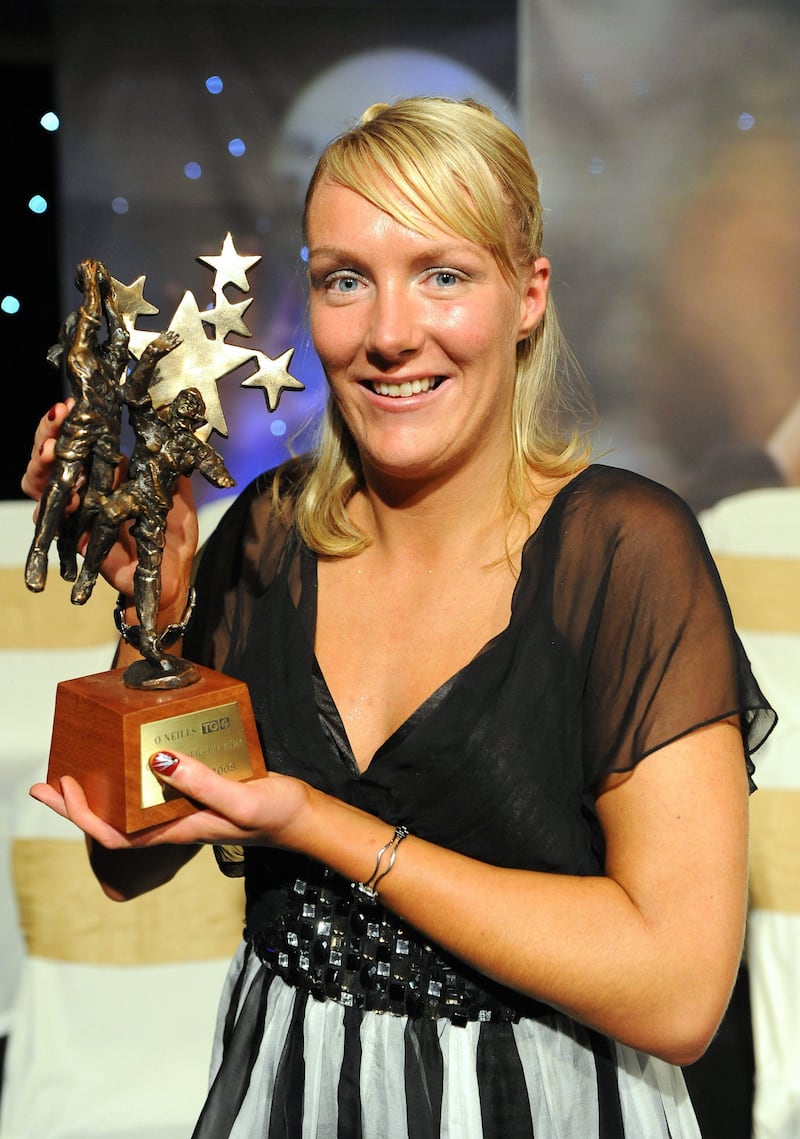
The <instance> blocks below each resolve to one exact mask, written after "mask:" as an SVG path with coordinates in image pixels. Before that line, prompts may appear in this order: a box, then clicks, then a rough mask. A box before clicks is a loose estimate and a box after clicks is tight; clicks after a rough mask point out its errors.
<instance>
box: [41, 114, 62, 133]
mask: <svg viewBox="0 0 800 1139" xmlns="http://www.w3.org/2000/svg"><path fill="white" fill-rule="evenodd" d="M39 124H40V125H41V126H43V127H44V129H45V130H46V131H57V130H58V128H59V127H60V126H61V120H60V119H59V117H58V115H57V114H56V113H55V111H45V113H44V114H43V115H42V117H41V118H40V119H39Z"/></svg>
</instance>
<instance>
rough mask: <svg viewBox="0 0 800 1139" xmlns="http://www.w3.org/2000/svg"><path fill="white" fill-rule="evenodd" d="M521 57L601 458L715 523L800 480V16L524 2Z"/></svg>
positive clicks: (647, 3) (681, 2)
mask: <svg viewBox="0 0 800 1139" xmlns="http://www.w3.org/2000/svg"><path fill="white" fill-rule="evenodd" d="M519 53H520V76H521V79H520V115H521V118H522V120H523V125H524V131H525V134H526V138H527V140H528V142H529V145H530V148H531V151H532V153H533V156H534V160H535V163H536V164H537V166H538V168H539V169H540V171H541V175H542V183H543V196H544V200H545V204H546V206H547V207H548V211H549V212H548V215H547V223H546V224H547V227H548V228H547V230H546V235H547V245H548V252H549V254H550V256H551V257H552V259H553V262H554V277H555V283H554V288H555V291H556V296H557V300H558V305H559V309H560V312H561V316H562V319H563V322H564V324H565V327H566V331H567V333H568V335H569V338H570V340H571V342H572V344H573V346H574V347H575V349H576V351H577V354H578V357H579V359H580V360H581V362H582V363H583V365H584V367H585V370H586V371H587V373H588V375H589V378H590V380H591V381H592V385H593V387H594V390H595V392H596V395H597V399H598V403H599V405H600V411H601V414H602V423H601V429H600V432H599V435H598V447H599V449H600V450H603V448H605V447H608V448H610V450H609V452H608V458H609V461H610V462H612V463H617V464H618V465H621V466H630V467H633V468H635V469H640V470H642V471H643V472H644V473H646V474H650V475H652V476H653V477H656V478H660V479H662V480H663V481H665V482H667V483H670V484H672V485H674V486H676V487H677V488H678V489H680V490H682V491H683V492H684V493H685V494H686V496H687V498H689V500H690V501H691V502H692V504H693V505H694V506H695V507H696V508H698V509H702V508H703V507H706V506H708V505H710V504H711V502H713V501H715V500H716V499H717V498H720V497H723V496H724V495H726V494H730V493H732V492H736V491H740V490H744V489H747V488H748V486H758V485H765V484H766V485H774V484H776V483H778V482H780V481H781V480H783V481H786V482H797V481H800V471H799V470H798V469H797V468H798V467H800V405H798V399H800V322H798V320H797V317H796V312H797V307H798V301H799V300H800V288H799V287H798V286H799V284H800V211H798V206H797V204H798V201H800V86H798V83H797V74H798V62H799V61H800V10H798V7H797V4H796V2H795V0H783V2H770V0H750V2H748V0H741V2H737V0H521V3H520V47H519ZM793 456H794V458H793ZM776 460H777V463H778V465H779V468H780V469H779V468H778V466H776Z"/></svg>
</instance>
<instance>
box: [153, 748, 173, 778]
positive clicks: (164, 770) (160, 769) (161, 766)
mask: <svg viewBox="0 0 800 1139" xmlns="http://www.w3.org/2000/svg"><path fill="white" fill-rule="evenodd" d="M179 763H180V760H179V759H178V757H177V756H175V755H172V754H171V753H170V752H168V751H157V752H156V753H155V755H151V756H150V769H151V771H154V772H155V774H156V775H172V773H173V772H174V771H175V768H176V767H177V766H178V764H179Z"/></svg>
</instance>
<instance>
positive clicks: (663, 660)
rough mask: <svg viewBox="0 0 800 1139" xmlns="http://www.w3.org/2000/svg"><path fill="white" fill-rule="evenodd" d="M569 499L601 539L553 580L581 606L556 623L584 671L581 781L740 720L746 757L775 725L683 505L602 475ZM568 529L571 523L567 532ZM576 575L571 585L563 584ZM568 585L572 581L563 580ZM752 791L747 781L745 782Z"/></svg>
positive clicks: (656, 490) (621, 477) (623, 477)
mask: <svg viewBox="0 0 800 1139" xmlns="http://www.w3.org/2000/svg"><path fill="white" fill-rule="evenodd" d="M601 470H603V471H606V472H608V475H607V477H604V478H603V479H601V482H603V483H604V484H605V485H604V486H602V487H601V488H599V489H600V494H599V495H598V496H597V497H596V496H595V494H594V493H593V491H594V490H596V489H598V487H596V486H595V487H593V486H592V484H591V482H590V484H589V487H588V490H589V494H588V495H578V496H576V500H575V508H576V509H577V511H578V513H580V512H582V511H584V510H585V509H586V508H587V506H588V507H589V509H590V511H591V516H590V517H586V518H584V519H583V526H582V527H576V526H575V525H574V524H570V525H568V526H566V527H565V533H566V534H567V538H568V542H567V544H568V545H569V544H570V542H572V543H574V542H576V541H577V540H578V539H577V535H578V533H579V532H580V530H581V529H582V530H583V533H584V534H585V533H587V532H591V533H593V534H596V535H598V536H599V540H598V541H597V542H596V543H595V542H592V543H588V554H587V544H586V543H584V544H583V556H581V554H580V553H579V552H578V551H577V550H576V551H574V556H573V557H572V558H569V550H567V551H566V553H567V557H568V559H569V562H570V564H571V566H572V568H571V570H570V572H569V573H568V574H565V575H564V576H562V578H561V589H562V592H563V602H562V603H563V605H564V607H565V611H566V606H567V605H568V601H567V597H568V593H569V589H570V588H572V589H574V590H575V593H574V594H573V597H575V596H577V597H578V598H579V601H578V604H577V606H574V607H573V609H572V611H571V614H570V616H569V617H568V618H566V619H565V621H566V625H567V628H568V631H569V635H570V637H571V639H573V643H574V645H575V648H576V651H577V652H578V653H579V656H580V659H581V660H582V662H583V664H584V667H585V676H586V686H585V692H584V696H585V700H584V756H585V765H586V776H587V782H588V783H596V781H597V780H598V779H600V778H602V777H603V776H604V775H606V774H608V773H609V772H611V771H622V770H626V769H629V768H631V767H632V766H634V765H635V764H636V763H638V762H639V761H640V760H641V759H643V758H644V757H645V756H646V755H649V754H650V753H651V752H653V751H655V750H657V749H658V748H660V747H663V746H664V745H665V744H668V743H670V742H671V741H673V740H675V739H677V738H679V737H680V736H683V735H686V734H687V733H688V732H691V731H692V730H693V729H695V728H698V727H700V726H702V725H705V724H710V723H713V722H715V721H718V720H722V719H726V718H728V717H730V716H737V717H738V718H739V721H740V724H741V728H742V738H743V744H744V757H745V762H746V764H747V770H748V774H749V775H751V776H752V774H753V771H754V765H753V762H752V759H751V755H752V753H753V752H754V751H755V750H756V749H757V748H758V747H759V746H760V744H761V743H763V741H764V740H765V739H766V737H767V735H768V734H769V732H770V731H771V730H772V728H773V726H774V724H775V721H776V715H775V712H774V711H773V709H772V708H771V706H770V704H769V702H768V701H767V700H766V698H765V697H764V695H763V693H762V692H761V690H760V688H759V686H758V683H757V681H756V679H755V677H754V676H753V673H752V671H751V668H750V664H749V661H748V660H747V657H746V655H745V652H744V648H743V646H742V644H741V642H740V640H739V638H738V636H737V634H736V631H735V629H734V626H733V619H732V616H731V612H730V608H729V606H728V603H727V599H726V597H725V593H724V590H723V587H722V584H721V582H720V578H719V574H718V573H717V570H716V567H715V565H714V562H713V559H712V557H711V554H710V552H709V550H708V547H707V545H706V542H705V538H704V537H703V534H702V531H701V530H700V527H699V525H698V523H697V520H696V518H695V516H694V514H693V513H692V512H691V510H690V509H689V507H688V506H687V505H686V504H685V503H684V502H683V501H682V500H681V499H680V498H678V497H677V496H676V495H675V494H673V493H672V492H671V491H669V490H667V489H666V488H664V487H661V486H659V485H658V484H656V483H652V482H650V481H649V480H647V479H643V478H640V477H639V476H633V475H630V474H629V473H628V472H623V471H612V470H611V469H610V468H601ZM575 521H578V519H577V518H575V519H572V523H574V522H575ZM576 574H577V575H579V576H580V578H581V580H580V582H576V581H575V580H574V576H573V575H576ZM570 578H572V581H571V582H570ZM751 786H752V780H751Z"/></svg>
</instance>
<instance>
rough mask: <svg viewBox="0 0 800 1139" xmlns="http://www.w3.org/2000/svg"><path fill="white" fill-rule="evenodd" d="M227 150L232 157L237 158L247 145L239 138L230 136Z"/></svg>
mask: <svg viewBox="0 0 800 1139" xmlns="http://www.w3.org/2000/svg"><path fill="white" fill-rule="evenodd" d="M228 150H229V151H230V152H231V154H232V155H233V157H234V158H239V157H240V156H241V155H242V154H244V152H245V151H246V150H247V147H246V146H245V145H244V143H243V142H242V140H241V139H240V138H232V139H231V141H230V142H229V143H228Z"/></svg>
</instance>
